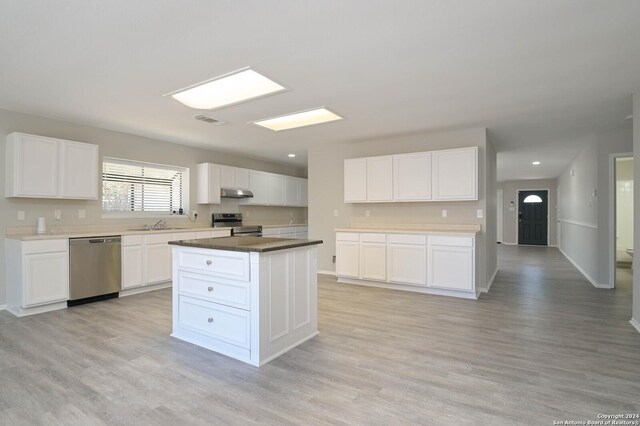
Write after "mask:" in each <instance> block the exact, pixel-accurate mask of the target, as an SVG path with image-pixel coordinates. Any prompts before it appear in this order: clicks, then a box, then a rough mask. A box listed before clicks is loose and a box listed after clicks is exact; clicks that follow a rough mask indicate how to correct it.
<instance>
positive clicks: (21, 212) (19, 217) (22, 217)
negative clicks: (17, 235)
mask: <svg viewBox="0 0 640 426" xmlns="http://www.w3.org/2000/svg"><path fill="white" fill-rule="evenodd" d="M25 219H26V215H25V214H24V210H18V220H25Z"/></svg>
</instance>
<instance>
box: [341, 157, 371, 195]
mask: <svg viewBox="0 0 640 426" xmlns="http://www.w3.org/2000/svg"><path fill="white" fill-rule="evenodd" d="M365 201H367V159H366V158H352V159H349V160H344V202H345V203H357V202H365Z"/></svg>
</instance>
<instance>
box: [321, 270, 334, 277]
mask: <svg viewBox="0 0 640 426" xmlns="http://www.w3.org/2000/svg"><path fill="white" fill-rule="evenodd" d="M317 272H318V273H319V274H322V275H331V276H333V277H335V276H336V271H321V270H319V269H318V271H317Z"/></svg>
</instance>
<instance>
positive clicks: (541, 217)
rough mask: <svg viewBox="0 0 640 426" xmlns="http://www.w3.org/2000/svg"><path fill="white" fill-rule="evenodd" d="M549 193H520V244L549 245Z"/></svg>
mask: <svg viewBox="0 0 640 426" xmlns="http://www.w3.org/2000/svg"><path fill="white" fill-rule="evenodd" d="M547 204H548V203H547V191H520V193H519V195H518V244H527V245H538V246H546V245H547V220H548V218H547Z"/></svg>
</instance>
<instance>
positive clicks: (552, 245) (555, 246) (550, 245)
mask: <svg viewBox="0 0 640 426" xmlns="http://www.w3.org/2000/svg"><path fill="white" fill-rule="evenodd" d="M547 247H554V248H558V246H557V245H555V244H547Z"/></svg>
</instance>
